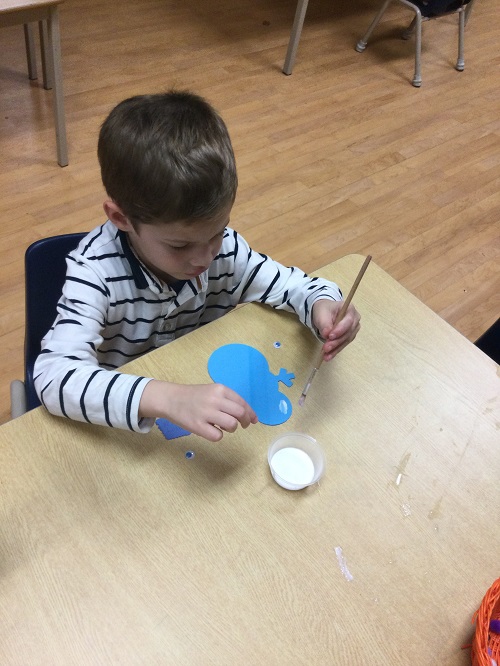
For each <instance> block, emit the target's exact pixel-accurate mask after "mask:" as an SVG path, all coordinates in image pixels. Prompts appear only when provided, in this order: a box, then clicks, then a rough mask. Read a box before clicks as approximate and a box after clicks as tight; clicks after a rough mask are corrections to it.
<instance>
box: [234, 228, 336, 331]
mask: <svg viewBox="0 0 500 666" xmlns="http://www.w3.org/2000/svg"><path fill="white" fill-rule="evenodd" d="M234 234H235V277H236V278H237V282H238V283H239V284H238V289H237V292H238V296H239V302H240V303H248V302H260V303H266V304H267V305H270V306H271V307H273V308H275V309H276V310H286V311H288V312H294V313H295V314H296V315H297V316H298V318H299V320H300V321H301V322H302V323H303V324H304V325H305V326H307V327H308V328H310V329H311V331H312V332H313V333H314V334H315V335H316V336H317V337H319V333H318V331H317V330H316V328H315V326H314V325H313V322H312V317H311V314H312V307H313V305H314V303H315V302H316V301H318V300H320V299H330V300H332V301H341V300H342V292H341V291H340V289H339V287H338V286H337V285H336V284H335V283H334V282H330V281H328V280H324V279H322V278H318V277H309V276H308V275H307V274H306V273H304V272H303V271H302V270H300V268H296V267H294V266H291V267H287V266H283V265H282V264H280V263H278V262H277V261H274V260H273V259H271V258H270V257H268V256H267V255H265V254H261V253H260V252H255V251H254V250H252V249H251V248H250V246H249V245H248V243H247V242H246V241H245V240H244V238H242V237H241V236H240V235H239V234H237V233H236V232H234Z"/></svg>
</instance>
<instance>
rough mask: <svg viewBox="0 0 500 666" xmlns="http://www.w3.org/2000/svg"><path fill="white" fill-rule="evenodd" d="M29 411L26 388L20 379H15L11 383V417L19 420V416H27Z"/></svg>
mask: <svg viewBox="0 0 500 666" xmlns="http://www.w3.org/2000/svg"><path fill="white" fill-rule="evenodd" d="M27 411H28V401H27V398H26V386H25V385H24V382H22V381H21V380H20V379H14V380H12V382H11V383H10V416H11V418H13V419H17V417H18V416H22V415H23V414H26V412H27Z"/></svg>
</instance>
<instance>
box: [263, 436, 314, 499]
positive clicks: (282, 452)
mask: <svg viewBox="0 0 500 666" xmlns="http://www.w3.org/2000/svg"><path fill="white" fill-rule="evenodd" d="M267 461H268V463H269V468H270V470H271V474H272V475H273V479H274V480H275V481H276V483H278V484H279V485H280V486H281V487H282V488H286V489H287V490H302V488H306V487H307V486H312V485H313V484H314V483H317V482H318V481H319V480H320V478H321V477H322V476H323V472H324V470H325V456H324V454H323V451H322V449H321V447H320V445H319V444H318V442H317V441H316V440H315V439H314V438H313V437H310V436H309V435H303V434H302V433H298V432H288V433H286V434H284V435H281V436H280V437H278V438H277V439H275V440H274V442H272V443H271V445H270V446H269V449H268V452H267Z"/></svg>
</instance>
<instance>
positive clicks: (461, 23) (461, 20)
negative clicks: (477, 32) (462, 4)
mask: <svg viewBox="0 0 500 666" xmlns="http://www.w3.org/2000/svg"><path fill="white" fill-rule="evenodd" d="M464 33H465V12H464V10H463V9H461V10H459V12H458V59H457V64H456V65H455V69H456V70H457V71H458V72H463V71H464V67H465V62H464Z"/></svg>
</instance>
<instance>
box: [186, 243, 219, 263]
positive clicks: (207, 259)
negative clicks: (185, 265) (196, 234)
mask: <svg viewBox="0 0 500 666" xmlns="http://www.w3.org/2000/svg"><path fill="white" fill-rule="evenodd" d="M213 258H214V254H213V252H212V248H211V247H210V246H209V245H207V246H206V247H200V248H197V251H196V252H194V253H193V254H192V255H191V257H190V261H189V263H190V264H191V265H192V266H195V267H198V266H203V267H206V266H208V265H209V264H211V263H212V259H213Z"/></svg>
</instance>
